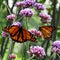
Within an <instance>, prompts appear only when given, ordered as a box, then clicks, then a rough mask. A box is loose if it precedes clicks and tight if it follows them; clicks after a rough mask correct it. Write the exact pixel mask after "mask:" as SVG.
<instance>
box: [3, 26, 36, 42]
mask: <svg viewBox="0 0 60 60" xmlns="http://www.w3.org/2000/svg"><path fill="white" fill-rule="evenodd" d="M3 30H4V31H6V32H8V33H9V34H10V36H11V38H12V40H14V41H16V42H20V43H23V42H25V41H32V42H35V41H36V38H35V36H34V35H32V34H31V33H30V32H29V31H27V30H26V29H24V28H22V27H20V26H18V25H13V26H10V27H7V28H4V29H3Z"/></svg>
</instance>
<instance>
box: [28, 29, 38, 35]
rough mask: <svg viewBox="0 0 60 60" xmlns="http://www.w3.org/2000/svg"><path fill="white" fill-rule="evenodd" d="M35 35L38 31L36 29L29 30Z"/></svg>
mask: <svg viewBox="0 0 60 60" xmlns="http://www.w3.org/2000/svg"><path fill="white" fill-rule="evenodd" d="M29 31H30V32H31V33H32V34H33V35H36V32H37V30H36V29H35V28H32V29H30V30H29Z"/></svg>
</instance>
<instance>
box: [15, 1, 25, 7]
mask: <svg viewBox="0 0 60 60" xmlns="http://www.w3.org/2000/svg"><path fill="white" fill-rule="evenodd" d="M24 5H25V1H21V2H17V3H16V6H17V7H23V6H24Z"/></svg>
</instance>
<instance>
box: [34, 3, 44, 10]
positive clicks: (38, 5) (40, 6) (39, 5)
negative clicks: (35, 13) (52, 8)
mask: <svg viewBox="0 0 60 60" xmlns="http://www.w3.org/2000/svg"><path fill="white" fill-rule="evenodd" d="M34 6H35V8H36V9H37V10H44V9H45V7H44V6H43V4H41V3H35V4H34Z"/></svg>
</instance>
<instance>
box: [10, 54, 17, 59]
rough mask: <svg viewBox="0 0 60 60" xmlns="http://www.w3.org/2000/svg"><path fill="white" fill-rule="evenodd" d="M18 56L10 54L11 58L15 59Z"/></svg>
mask: <svg viewBox="0 0 60 60" xmlns="http://www.w3.org/2000/svg"><path fill="white" fill-rule="evenodd" d="M16 57H17V56H16V55H15V54H10V55H9V58H10V59H15V58H16Z"/></svg>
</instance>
